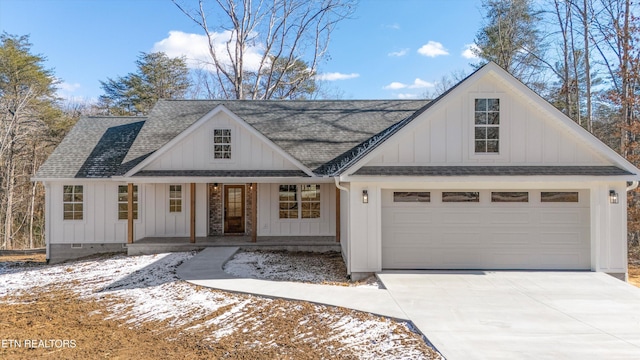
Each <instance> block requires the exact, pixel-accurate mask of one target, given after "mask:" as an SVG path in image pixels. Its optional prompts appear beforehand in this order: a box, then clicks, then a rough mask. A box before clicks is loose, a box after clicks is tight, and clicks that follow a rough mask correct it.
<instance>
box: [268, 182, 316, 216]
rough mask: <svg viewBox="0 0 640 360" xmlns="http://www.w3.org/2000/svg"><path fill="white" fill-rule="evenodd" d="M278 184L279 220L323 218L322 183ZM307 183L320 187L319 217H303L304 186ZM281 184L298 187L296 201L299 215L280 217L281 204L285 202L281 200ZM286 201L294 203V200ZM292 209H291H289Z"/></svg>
mask: <svg viewBox="0 0 640 360" xmlns="http://www.w3.org/2000/svg"><path fill="white" fill-rule="evenodd" d="M275 185H276V186H277V188H276V191H277V199H278V200H277V202H276V205H277V209H276V211H277V212H278V218H277V219H278V221H320V220H322V207H323V205H322V198H323V195H322V184H275ZM305 185H309V186H310V185H315V186H317V187H318V196H319V200H318V201H317V203H318V205H319V210H318V215H319V216H318V217H302V204H303V200H302V187H303V186H305ZM280 186H295V187H296V196H295V203H296V204H297V205H296V206H297V217H286V218H283V217H280V204H281V203H283V202H282V201H281V200H280ZM286 203H293V201H286ZM304 203H316V201H304ZM289 211H291V210H289Z"/></svg>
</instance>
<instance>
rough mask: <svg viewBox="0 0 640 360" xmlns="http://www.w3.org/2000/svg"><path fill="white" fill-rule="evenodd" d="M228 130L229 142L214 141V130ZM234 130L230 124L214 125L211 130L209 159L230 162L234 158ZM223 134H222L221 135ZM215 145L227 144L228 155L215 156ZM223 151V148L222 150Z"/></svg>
mask: <svg viewBox="0 0 640 360" xmlns="http://www.w3.org/2000/svg"><path fill="white" fill-rule="evenodd" d="M225 130H227V131H229V142H228V143H216V131H225ZM234 134H235V131H234V129H233V128H232V127H231V126H227V127H215V128H213V130H211V160H212V161H214V162H230V161H232V160H233V159H234V156H233V155H234V148H235V147H236V146H234V144H235V141H234V140H235V138H234V136H235V135H234ZM222 136H224V135H222ZM216 145H221V146H229V150H228V153H229V157H228V158H225V157H221V158H216ZM223 151H225V150H223Z"/></svg>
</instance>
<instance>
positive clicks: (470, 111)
mask: <svg viewBox="0 0 640 360" xmlns="http://www.w3.org/2000/svg"><path fill="white" fill-rule="evenodd" d="M476 99H498V100H499V101H500V124H499V126H498V141H499V143H498V152H496V153H477V152H476V123H475V122H476V121H475V100H476ZM509 116H510V104H509V102H508V101H507V99H506V94H504V93H491V92H475V93H470V94H469V97H468V107H467V114H466V119H467V124H468V126H467V129H468V130H467V131H468V134H467V146H468V154H469V155H468V156H469V159H472V160H480V159H492V160H493V159H496V160H497V159H504V158H505V157H506V155H507V150H508V149H509V144H510V141H509V137H508V136H507V135H508V134H509V133H510V131H509Z"/></svg>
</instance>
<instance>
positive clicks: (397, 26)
mask: <svg viewBox="0 0 640 360" xmlns="http://www.w3.org/2000/svg"><path fill="white" fill-rule="evenodd" d="M385 27H386V28H387V29H393V30H400V25H399V24H397V23H393V24H389V25H385Z"/></svg>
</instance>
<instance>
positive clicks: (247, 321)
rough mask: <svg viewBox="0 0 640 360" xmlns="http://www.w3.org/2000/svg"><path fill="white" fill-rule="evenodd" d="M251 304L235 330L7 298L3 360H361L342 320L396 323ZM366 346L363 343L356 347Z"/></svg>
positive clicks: (48, 294)
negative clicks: (343, 332) (114, 315)
mask: <svg viewBox="0 0 640 360" xmlns="http://www.w3.org/2000/svg"><path fill="white" fill-rule="evenodd" d="M200 291H210V290H208V289H200ZM234 296H235V295H234ZM245 300H250V303H249V304H248V305H247V306H245V307H244V308H243V309H242V314H241V316H240V317H241V318H242V319H244V321H242V322H237V323H238V326H231V327H229V324H226V323H224V322H222V323H221V322H212V321H209V320H211V319H212V318H216V317H218V316H219V315H220V314H215V313H214V314H210V316H205V317H202V318H200V319H199V320H197V321H191V322H188V323H185V324H183V325H181V326H175V325H172V324H169V322H168V321H144V322H135V323H134V324H132V323H131V321H130V320H131V319H127V318H122V319H108V318H105V317H106V315H108V314H109V313H110V308H111V306H113V305H114V303H117V302H119V301H120V300H119V299H117V298H113V297H108V296H107V297H105V298H103V299H102V300H101V301H87V300H82V299H80V298H79V297H78V296H77V295H75V294H74V293H72V292H70V291H64V290H63V291H60V290H52V289H49V291H42V292H39V293H37V294H29V295H22V296H20V297H7V298H4V299H0V301H1V302H5V304H3V306H1V307H0V319H2V320H1V321H0V325H1V326H0V328H1V329H2V330H1V331H0V338H2V339H5V340H11V341H12V342H11V343H5V344H4V346H3V347H1V348H0V358H12V359H32V358H34V357H45V356H50V357H51V358H65V359H88V358H94V359H95V358H114V359H130V358H138V359H156V358H181V359H211V358H216V359H221V358H229V359H320V358H325V359H327V358H340V359H353V358H360V357H361V356H359V353H360V351H361V350H358V351H355V352H354V351H351V350H350V349H349V348H348V347H345V342H344V340H345V339H341V338H340V333H339V332H337V331H336V330H335V325H336V324H335V323H336V320H335V319H340V318H343V317H345V316H348V317H356V318H359V319H361V320H363V321H364V322H365V323H366V322H367V321H370V322H375V321H391V320H388V319H384V318H380V317H375V316H372V315H369V314H362V313H358V312H355V311H348V310H344V309H338V308H331V307H324V306H321V307H318V306H316V305H313V304H310V303H306V302H292V301H286V300H273V301H271V302H270V304H269V306H268V307H264V306H261V304H260V303H259V301H256V302H253V301H251V300H253V299H251V297H249V296H247V297H246V299H245ZM226 310H229V309H224V308H223V309H221V312H224V311H226ZM185 311H186V309H185ZM232 321H233V320H232ZM222 328H229V330H228V331H227V332H226V334H225V335H224V336H222V337H212V336H211V334H212V333H214V332H216V331H219V330H221V329H222ZM363 330H364V331H366V327H365V329H363ZM395 331H397V332H404V333H405V334H403V335H405V340H403V341H402V343H401V344H400V343H398V344H397V345H399V346H400V345H401V346H403V347H411V348H413V349H414V351H416V352H418V353H422V356H421V358H427V359H430V358H431V359H437V358H439V355H438V354H437V353H435V352H434V351H433V350H432V349H431V348H429V347H428V346H427V345H426V344H425V343H424V342H423V341H422V339H421V338H420V337H419V336H416V334H415V333H412V332H411V331H410V330H409V329H407V328H402V327H399V328H397V329H395ZM388 335H391V334H388ZM384 336H387V335H383V337H384ZM396 336H397V334H396ZM40 340H43V341H44V343H43V342H40ZM65 340H67V342H66V343H64V342H63V341H65ZM346 340H347V341H348V340H349V339H346ZM383 340H385V339H383V338H380V339H375V340H374V341H383ZM56 341H57V344H56ZM362 345H363V344H358V343H357V341H356V343H355V344H353V347H354V348H356V347H358V346H362ZM371 350H375V351H376V352H372V353H369V354H368V357H378V356H381V357H384V356H387V357H388V356H390V355H393V354H394V352H395V351H397V350H398V349H395V350H394V349H388V351H389V352H386V351H380V349H373V348H372V349H371ZM396 354H397V353H396ZM398 355H399V354H398ZM392 357H395V356H392Z"/></svg>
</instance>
